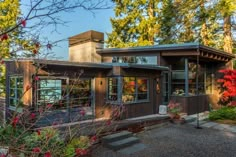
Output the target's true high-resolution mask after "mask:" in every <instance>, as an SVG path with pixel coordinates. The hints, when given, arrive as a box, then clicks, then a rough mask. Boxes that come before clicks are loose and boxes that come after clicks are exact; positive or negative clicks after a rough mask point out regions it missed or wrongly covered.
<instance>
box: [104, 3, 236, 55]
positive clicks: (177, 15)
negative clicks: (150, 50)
mask: <svg viewBox="0 0 236 157" xmlns="http://www.w3.org/2000/svg"><path fill="white" fill-rule="evenodd" d="M113 2H114V3H115V8H114V12H115V18H112V19H111V24H112V32H111V33H108V34H107V36H108V39H107V41H106V42H107V46H108V47H118V48H120V47H135V46H147V45H153V44H171V43H186V42H199V43H200V44H203V45H206V46H211V47H214V48H217V49H223V50H225V51H226V52H232V49H233V46H232V41H233V38H235V36H233V33H232V32H233V31H234V30H231V28H228V26H231V25H232V24H233V23H231V22H230V20H229V21H227V20H225V17H226V15H227V16H228V17H229V18H232V17H233V16H235V10H236V9H235V8H236V1H235V0H219V1H205V0H199V1H193V0H184V1H181V0H175V1H173V0H163V1H159V0H158V1H154V0H137V1H133V0H113ZM220 21H221V22H220ZM222 22H224V23H223V24H222ZM226 28H227V29H226ZM222 30H223V31H222Z"/></svg>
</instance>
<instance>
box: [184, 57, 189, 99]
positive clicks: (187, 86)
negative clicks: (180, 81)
mask: <svg viewBox="0 0 236 157" xmlns="http://www.w3.org/2000/svg"><path fill="white" fill-rule="evenodd" d="M188 79H189V75H188V58H184V92H185V96H188V91H189V84H188Z"/></svg>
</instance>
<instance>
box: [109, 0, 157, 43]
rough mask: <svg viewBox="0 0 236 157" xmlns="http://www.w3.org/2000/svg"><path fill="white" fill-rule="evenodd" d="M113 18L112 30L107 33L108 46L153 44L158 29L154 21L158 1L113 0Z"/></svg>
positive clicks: (155, 19)
mask: <svg viewBox="0 0 236 157" xmlns="http://www.w3.org/2000/svg"><path fill="white" fill-rule="evenodd" d="M114 2H115V4H116V7H115V8H114V12H115V16H116V17H115V18H112V19H111V23H112V28H113V31H112V32H111V33H108V34H107V35H108V40H107V45H108V47H135V46H147V45H153V44H154V36H155V34H156V31H157V30H158V27H159V26H158V24H157V23H156V21H157V18H156V16H155V14H156V13H157V11H158V10H159V9H158V7H157V6H158V3H159V1H154V0H139V1H130V0H123V1H120V0H114Z"/></svg>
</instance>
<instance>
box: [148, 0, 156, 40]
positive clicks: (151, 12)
mask: <svg viewBox="0 0 236 157" xmlns="http://www.w3.org/2000/svg"><path fill="white" fill-rule="evenodd" d="M154 7H155V2H154V1H153V0H150V1H149V5H148V16H149V20H151V22H150V23H151V26H150V27H149V28H148V40H149V41H150V43H151V44H152V45H154V30H153V29H155V27H153V26H152V25H153V23H152V22H153V19H154V18H155V11H154Z"/></svg>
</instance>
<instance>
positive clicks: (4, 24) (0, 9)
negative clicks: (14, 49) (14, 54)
mask: <svg viewBox="0 0 236 157" xmlns="http://www.w3.org/2000/svg"><path fill="white" fill-rule="evenodd" d="M19 15H20V8H19V0H4V1H1V2H0V34H2V33H4V32H6V31H7V30H9V29H10V28H12V27H14V26H15V25H16V24H17V20H18V18H19ZM18 32H19V30H18V29H16V30H14V31H12V32H10V33H8V34H7V36H8V38H7V39H6V40H1V41H0V61H2V59H3V58H9V57H10V54H9V52H10V50H11V49H10V45H11V43H12V42H14V40H15V36H18ZM4 94H5V67H4V65H1V64H0V96H4Z"/></svg>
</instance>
